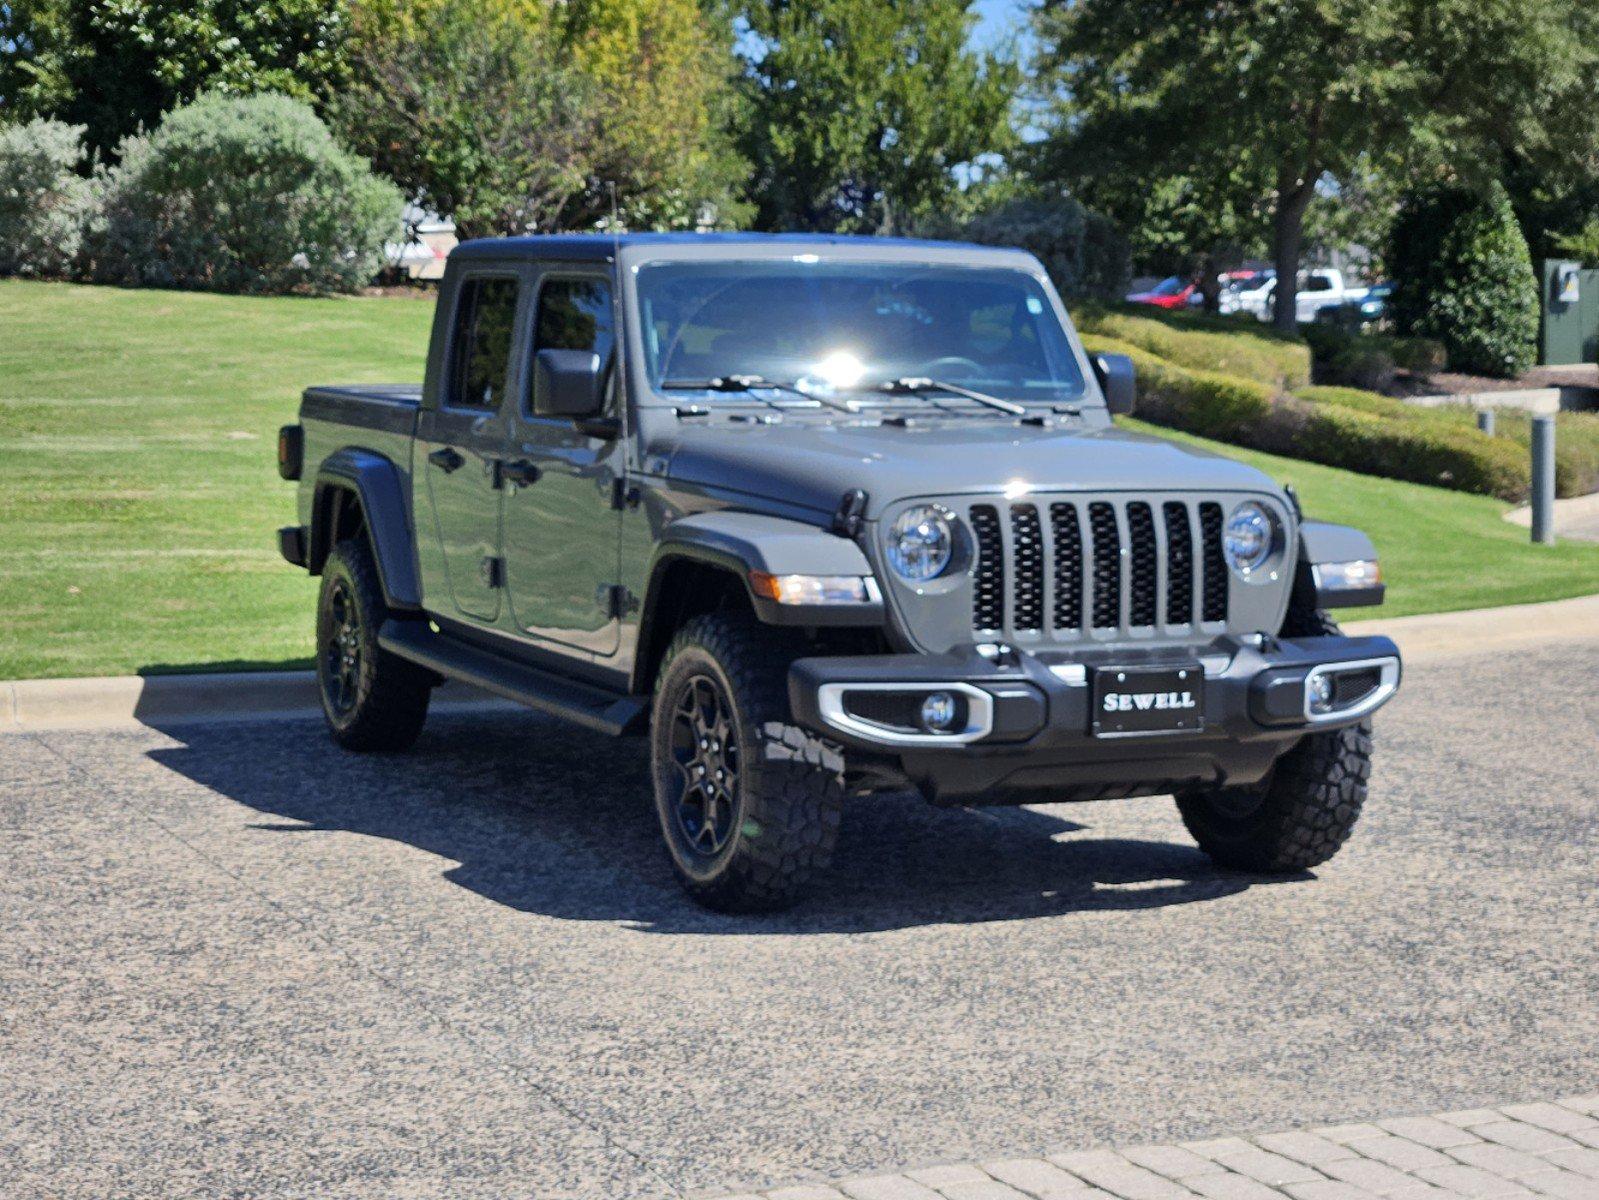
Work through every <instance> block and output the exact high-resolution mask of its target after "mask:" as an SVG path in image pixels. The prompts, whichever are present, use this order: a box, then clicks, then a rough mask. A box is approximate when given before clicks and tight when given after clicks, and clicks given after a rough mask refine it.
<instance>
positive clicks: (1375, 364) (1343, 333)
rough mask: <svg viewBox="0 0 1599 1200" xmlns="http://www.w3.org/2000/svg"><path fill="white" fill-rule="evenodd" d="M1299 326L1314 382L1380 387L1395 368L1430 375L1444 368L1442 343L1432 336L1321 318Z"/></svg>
mask: <svg viewBox="0 0 1599 1200" xmlns="http://www.w3.org/2000/svg"><path fill="white" fill-rule="evenodd" d="M1302 328H1303V332H1304V335H1305V341H1307V342H1308V343H1310V351H1311V356H1312V359H1313V361H1314V376H1315V379H1316V382H1317V383H1323V384H1331V385H1334V386H1343V387H1353V388H1364V389H1366V390H1368V391H1383V390H1385V389H1386V388H1387V387H1388V386H1389V385H1390V384H1392V383H1393V381H1394V376H1395V374H1396V373H1397V372H1398V371H1401V370H1403V371H1409V372H1412V373H1414V374H1418V375H1429V374H1431V373H1433V372H1434V371H1441V370H1443V368H1444V362H1445V353H1444V348H1443V344H1442V343H1441V342H1439V341H1437V340H1435V339H1433V338H1419V337H1391V336H1389V335H1387V334H1381V333H1368V332H1365V331H1362V330H1356V329H1346V328H1343V327H1341V326H1339V325H1335V324H1332V323H1329V322H1324V321H1318V322H1314V323H1312V324H1309V325H1305V326H1303V327H1302Z"/></svg>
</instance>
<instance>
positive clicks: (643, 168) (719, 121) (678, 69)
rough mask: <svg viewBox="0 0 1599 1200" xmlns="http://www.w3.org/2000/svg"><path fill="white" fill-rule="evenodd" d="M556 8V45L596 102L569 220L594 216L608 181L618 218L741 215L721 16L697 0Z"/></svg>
mask: <svg viewBox="0 0 1599 1200" xmlns="http://www.w3.org/2000/svg"><path fill="white" fill-rule="evenodd" d="M560 11H561V13H562V20H561V24H560V28H559V34H560V40H561V44H562V45H563V47H565V48H566V49H567V50H568V51H569V52H570V53H571V55H572V56H573V58H574V59H575V60H576V61H577V62H578V64H579V65H580V67H581V68H582V70H583V72H584V73H585V75H586V76H587V77H588V79H589V80H590V81H591V82H592V84H593V86H594V88H595V89H596V93H597V100H598V103H599V116H598V122H599V137H598V141H597V149H596V155H595V161H594V164H593V178H594V182H593V185H592V186H591V187H590V188H589V189H588V190H587V192H586V193H585V195H584V196H583V197H581V198H580V204H579V206H578V209H577V211H576V212H575V213H574V214H573V217H574V220H575V221H577V222H578V223H583V224H592V223H595V222H603V221H604V220H605V219H606V217H607V216H609V210H610V190H611V188H612V187H614V188H615V189H616V198H617V204H618V208H619V212H618V214H617V215H618V216H619V217H620V219H621V221H622V224H623V225H625V226H633V227H636V226H644V227H653V228H673V229H683V228H689V229H691V228H695V227H696V226H700V225H716V226H730V225H737V224H740V223H742V221H743V220H744V219H745V218H746V217H747V216H748V214H749V211H750V210H749V206H748V205H747V204H745V203H743V202H741V201H740V200H739V198H738V190H739V188H740V186H741V185H742V183H743V181H744V179H745V178H746V176H747V174H748V166H747V164H746V163H744V162H743V160H742V159H741V158H740V157H739V156H738V154H737V152H736V150H735V149H734V147H733V145H732V141H731V137H730V134H729V114H730V112H731V105H732V102H733V96H732V92H733V87H734V72H735V69H736V63H735V60H734V57H733V53H732V37H733V35H732V27H731V24H730V23H729V22H727V21H722V20H718V19H716V18H714V17H708V16H707V14H706V12H705V11H704V10H703V9H702V7H701V5H700V3H699V0H568V3H567V4H566V5H565V6H564V7H563V8H562V9H561V10H560Z"/></svg>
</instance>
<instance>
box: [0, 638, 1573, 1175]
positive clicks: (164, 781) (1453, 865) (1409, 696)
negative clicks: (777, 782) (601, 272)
mask: <svg viewBox="0 0 1599 1200" xmlns="http://www.w3.org/2000/svg"><path fill="white" fill-rule="evenodd" d="M1596 675H1599V643H1596V642H1593V641H1589V642H1585V643H1582V644H1580V645H1574V646H1559V645H1551V646H1546V647H1543V648H1539V649H1533V650H1527V649H1516V650H1514V651H1511V652H1505V651H1500V652H1496V653H1493V654H1486V655H1478V656H1476V657H1462V658H1456V659H1452V660H1449V661H1440V662H1433V663H1430V664H1423V665H1421V666H1417V667H1413V668H1412V669H1411V670H1410V671H1409V674H1408V677H1407V679H1406V682H1405V687H1404V690H1403V692H1402V693H1401V696H1400V697H1399V699H1398V700H1397V701H1396V702H1395V703H1394V704H1393V705H1392V706H1391V707H1390V708H1389V709H1388V710H1387V711H1386V712H1384V713H1383V714H1382V715H1381V716H1380V717H1379V720H1378V725H1377V734H1378V746H1377V762H1376V767H1375V779H1374V790H1373V796H1372V799H1371V802H1370V804H1369V807H1368V812H1367V816H1366V818H1365V819H1364V820H1363V822H1362V824H1361V827H1360V828H1359V830H1358V831H1357V833H1356V835H1355V838H1354V840H1353V841H1352V842H1351V844H1350V845H1349V847H1348V848H1347V849H1346V850H1345V852H1344V854H1343V855H1341V856H1340V857H1339V858H1338V859H1337V860H1335V861H1334V862H1333V863H1331V864H1329V865H1328V866H1326V867H1323V868H1321V869H1319V870H1317V871H1315V872H1313V873H1305V874H1303V875H1301V876H1297V877H1291V878H1286V879H1268V878H1262V877H1256V876H1249V875H1239V874H1231V873H1226V872H1220V871H1217V870H1215V869H1214V868H1212V867H1211V866H1210V865H1209V864H1208V862H1207V860H1205V859H1204V857H1203V856H1201V855H1200V854H1199V853H1198V851H1197V850H1195V849H1194V848H1193V847H1192V845H1191V843H1190V842H1189V840H1188V838H1187V836H1186V835H1185V833H1184V831H1183V829H1182V826H1181V823H1180V822H1179V821H1178V819H1177V815H1176V813H1175V810H1174V808H1173V806H1172V804H1171V802H1170V801H1169V800H1167V799H1164V798H1155V799H1148V800H1136V801H1119V802H1111V803H1106V804H1099V805H1079V806H1050V807H1036V808H1028V809H1016V810H991V811H937V810H933V809H931V808H929V807H927V806H926V805H925V804H923V803H922V802H921V801H919V800H916V799H913V798H909V797H904V798H888V799H882V800H873V801H864V802H861V803H859V804H857V805H856V806H855V807H854V808H853V810H852V811H850V812H849V813H847V815H846V823H845V830H844V835H843V839H842V845H841V848H840V853H839V856H838V862H837V864H836V866H835V868H834V870H833V872H832V874H831V876H830V877H829V878H828V879H826V880H825V881H824V882H823V884H822V886H821V888H820V889H819V891H818V894H817V896H816V898H815V899H814V900H812V901H811V902H809V903H808V904H806V905H805V906H804V907H802V908H800V909H799V910H797V911H795V912H793V913H790V914H787V915H783V916H779V917H771V918H731V917H721V916H716V915H713V914H709V913H706V912H703V911H701V910H699V909H697V908H695V907H694V906H693V905H692V904H691V903H690V902H689V901H687V900H686V899H685V898H684V897H683V896H682V895H681V893H680V892H679V891H678V889H677V887H676V885H675V883H674V882H673V880H672V877H671V875H670V872H669V869H668V867H667V865H666V862H665V859H664V855H663V852H662V851H661V850H660V848H659V846H658V834H657V831H656V829H655V827H654V817H653V814H652V811H651V809H650V807H649V804H648V799H647V796H648V792H647V788H648V784H647V775H646V771H645V764H644V760H643V755H642V749H641V747H640V746H639V745H637V744H634V743H617V742H612V741H609V740H606V739H604V738H602V737H599V736H597V735H590V734H587V733H584V732H581V731H574V730H572V729H570V728H567V727H564V726H559V725H556V724H553V723H551V722H548V721H545V720H543V719H541V718H538V717H535V716H531V715H527V716H524V715H521V714H513V715H492V716H482V715H478V716H459V715H458V716H450V717H448V718H444V719H440V720H437V721H434V722H432V723H430V725H429V728H428V731H427V733H426V734H425V735H424V738H423V741H422V743H421V744H420V745H419V746H418V748H417V749H416V750H415V751H414V752H412V753H410V754H408V755H404V756H399V757H370V758H361V757H354V756H350V755H346V754H344V753H342V752H340V751H338V750H337V749H335V748H334V747H333V746H332V745H331V744H330V743H329V742H328V741H327V739H326V737H325V736H324V735H323V733H322V731H321V729H320V727H319V726H318V725H317V724H315V723H313V722H308V721H280V722H261V723H237V724H229V725H218V726H212V727H204V726H188V727H171V728H169V729H166V730H160V729H154V728H144V729H136V730H121V731H118V730H98V731H77V732H67V731H59V732H53V733H39V732H34V733H13V734H7V735H3V736H0V837H3V843H0V844H3V845H4V847H5V865H4V869H3V870H0V914H3V915H4V928H3V932H0V1116H3V1118H4V1119H0V1196H6V1197H11V1196H15V1197H29V1198H33V1197H42V1196H48V1197H53V1198H54V1197H60V1198H68V1197H106V1196H119V1197H122V1196H154V1195H160V1196H163V1197H181V1196H206V1197H218V1196H239V1197H252V1198H266V1197H280V1196H281V1197H289V1196H311V1195H316V1196H318V1197H345V1196H350V1197H357V1196H358V1197H433V1196H437V1197H445V1196H449V1197H478V1196H482V1197H504V1196H512V1195H517V1196H535V1197H584V1198H591V1197H592V1198H601V1200H626V1198H630V1197H645V1196H649V1197H667V1196H674V1195H682V1194H688V1193H694V1192H703V1193H716V1192H726V1191H733V1190H737V1189H739V1188H750V1189H753V1188H757V1187H760V1186H763V1185H768V1184H771V1183H773V1182H776V1181H790V1180H794V1179H799V1178H805V1177H815V1176H846V1175H859V1174H863V1173H866V1172H869V1171H874V1170H886V1169H897V1168H900V1167H907V1166H914V1165H916V1164H920V1163H926V1162H931V1161H938V1160H965V1159H972V1160H980V1159H984V1158H992V1157H994V1156H996V1155H1000V1154H1038V1153H1043V1152H1045V1151H1048V1150H1050V1149H1057V1148H1062V1147H1072V1148H1084V1147H1091V1146H1095V1145H1106V1146H1111V1145H1126V1144H1130V1143H1133V1142H1140V1141H1142V1142H1164V1141H1180V1140H1184V1139H1196V1138H1210V1137H1217V1136H1221V1135H1226V1134H1247V1133H1250V1132H1261V1131H1268V1130H1280V1129H1288V1128H1297V1127H1305V1126H1312V1125H1322V1124H1331V1123H1336V1122H1350V1121H1363V1120H1367V1119H1370V1118H1372V1117H1376V1116H1381V1117H1391V1116H1395V1115H1399V1114H1404V1113H1412V1112H1414V1113H1423V1112H1434V1111H1439V1110H1444V1109H1464V1108H1469V1107H1471V1106H1476V1105H1486V1104H1506V1103H1511V1102H1515V1101H1525V1100H1540V1099H1546V1098H1550V1097H1553V1096H1561V1095H1567V1096H1570V1095H1579V1094H1584V1093H1591V1092H1593V1091H1595V1090H1596V1084H1599V1055H1596V1051H1599V954H1596V951H1595V947H1596V946H1599V869H1596V868H1599V784H1596V782H1595V780H1596V778H1599V686H1596V683H1595V679H1596Z"/></svg>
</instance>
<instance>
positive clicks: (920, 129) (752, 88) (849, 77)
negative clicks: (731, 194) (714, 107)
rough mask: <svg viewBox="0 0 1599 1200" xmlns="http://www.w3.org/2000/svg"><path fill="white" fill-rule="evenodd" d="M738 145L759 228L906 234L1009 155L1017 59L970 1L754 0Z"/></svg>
mask: <svg viewBox="0 0 1599 1200" xmlns="http://www.w3.org/2000/svg"><path fill="white" fill-rule="evenodd" d="M739 16H740V17H741V19H742V22H743V23H744V24H745V25H746V26H747V28H748V32H749V39H748V41H747V47H748V48H747V51H746V63H747V68H746V73H745V87H746V97H747V109H746V111H745V124H744V128H743V130H742V134H741V138H740V145H741V148H742V149H743V151H744V153H745V155H746V156H747V157H748V158H749V160H750V162H751V163H752V164H753V168H754V177H753V179H752V181H751V184H750V189H749V195H750V198H751V200H752V201H754V203H755V206H756V218H755V220H756V224H757V226H758V227H760V228H762V229H778V230H781V229H807V230H840V231H845V232H875V233H894V232H903V231H904V230H906V229H908V228H911V227H912V226H913V225H914V223H915V222H916V221H917V220H918V219H921V218H923V217H926V216H928V215H931V214H935V213H937V212H938V211H939V209H940V208H942V207H944V206H947V205H948V204H949V203H950V202H951V199H952V197H953V196H954V194H955V193H956V191H957V189H958V187H959V183H958V181H957V179H956V175H955V171H956V169H957V168H958V167H961V166H963V165H969V164H972V163H976V162H978V161H980V160H981V159H982V158H983V157H984V156H985V155H992V154H996V153H1000V152H1003V151H1004V150H1005V149H1006V148H1007V147H1008V145H1009V144H1010V141H1011V136H1012V135H1011V130H1010V122H1009V114H1010V105H1011V99H1012V95H1013V92H1014V90H1015V87H1016V84H1017V82H1018V80H1019V71H1018V69H1017V67H1016V64H1015V63H1014V62H1013V61H1011V60H1010V59H1009V58H1007V57H1005V56H1003V55H997V54H979V53H975V52H973V51H972V50H971V49H970V48H969V45H968V35H969V33H970V31H971V27H972V24H973V21H974V18H973V16H972V14H971V12H970V0H747V2H746V3H744V4H743V5H742V6H741V7H740V9H739Z"/></svg>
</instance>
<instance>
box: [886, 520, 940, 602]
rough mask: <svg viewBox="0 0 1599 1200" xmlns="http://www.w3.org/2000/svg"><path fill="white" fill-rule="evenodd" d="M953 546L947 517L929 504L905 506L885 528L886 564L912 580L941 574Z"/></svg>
mask: <svg viewBox="0 0 1599 1200" xmlns="http://www.w3.org/2000/svg"><path fill="white" fill-rule="evenodd" d="M954 549H955V536H954V531H953V530H952V529H950V525H949V517H947V516H946V515H945V514H944V512H943V510H942V509H939V508H936V507H934V506H933V505H931V504H918V505H917V506H916V507H915V508H908V509H906V510H905V511H904V512H902V513H901V514H900V515H899V518H898V519H897V520H896V521H895V522H894V524H893V525H892V526H890V527H889V530H888V565H889V566H891V567H893V568H894V570H895V571H896V572H898V573H899V575H900V576H901V577H902V578H904V579H908V580H910V581H911V582H912V583H921V582H922V581H923V580H927V579H932V578H934V577H935V576H938V575H941V574H943V572H944V568H946V567H947V566H949V560H950V558H951V557H952V556H953V555H954Z"/></svg>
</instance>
